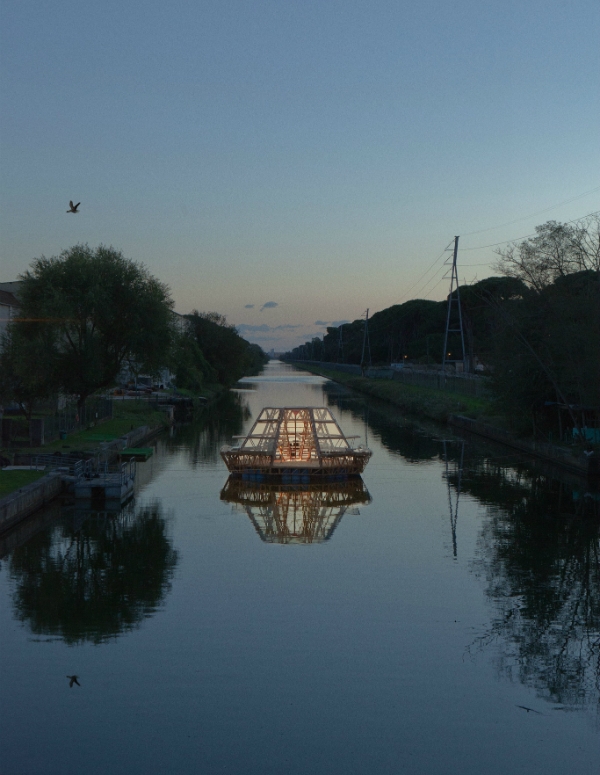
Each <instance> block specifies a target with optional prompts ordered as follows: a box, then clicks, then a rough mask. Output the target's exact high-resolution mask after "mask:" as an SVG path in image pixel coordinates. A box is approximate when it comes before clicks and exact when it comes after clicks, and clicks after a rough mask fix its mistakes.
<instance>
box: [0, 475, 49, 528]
mask: <svg viewBox="0 0 600 775" xmlns="http://www.w3.org/2000/svg"><path fill="white" fill-rule="evenodd" d="M63 486H64V485H63V480H62V477H61V476H60V474H54V473H52V474H48V475H47V476H44V477H42V478H41V479H38V480H37V481H36V482H32V483H31V484H27V485H25V486H24V487H21V488H20V489H19V490H16V491H15V492H11V493H10V494H9V495H6V496H5V497H4V498H1V499H0V532H2V531H4V530H8V528H10V527H12V526H13V525H16V524H17V522H19V520H21V519H23V518H24V517H26V516H28V515H29V514H31V513H33V512H34V511H36V510H37V509H39V508H40V507H41V506H43V505H44V504H45V503H48V501H51V500H52V499H53V498H56V496H57V495H60V493H61V492H62V491H63Z"/></svg>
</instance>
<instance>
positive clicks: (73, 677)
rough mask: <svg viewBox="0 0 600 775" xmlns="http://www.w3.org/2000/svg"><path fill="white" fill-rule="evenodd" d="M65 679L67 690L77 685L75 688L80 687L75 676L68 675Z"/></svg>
mask: <svg viewBox="0 0 600 775" xmlns="http://www.w3.org/2000/svg"><path fill="white" fill-rule="evenodd" d="M67 678H68V679H69V689H72V688H73V684H77V686H81V684H80V683H79V681H78V680H77V676H76V675H68V676H67Z"/></svg>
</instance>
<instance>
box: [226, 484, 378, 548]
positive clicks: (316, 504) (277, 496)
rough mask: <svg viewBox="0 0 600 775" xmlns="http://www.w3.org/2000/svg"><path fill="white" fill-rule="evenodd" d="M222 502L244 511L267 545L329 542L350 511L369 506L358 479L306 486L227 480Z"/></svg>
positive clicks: (362, 486)
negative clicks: (357, 507) (352, 508)
mask: <svg viewBox="0 0 600 775" xmlns="http://www.w3.org/2000/svg"><path fill="white" fill-rule="evenodd" d="M221 500H223V501H227V502H228V503H233V504H234V505H235V506H236V507H238V508H239V509H241V510H242V511H245V512H246V514H247V515H248V516H249V517H250V521H251V522H252V524H253V525H254V529H255V530H256V532H257V533H258V535H259V536H260V538H261V539H262V540H263V541H265V542H266V543H269V544H316V543H322V542H323V541H328V540H329V539H330V538H331V536H332V535H333V531H334V530H335V529H336V527H337V526H338V524H339V523H340V520H341V519H342V517H343V516H344V514H345V513H346V512H347V511H348V509H349V508H351V507H354V506H356V505H358V504H367V503H370V502H371V496H370V495H369V493H368V491H367V488H366V487H365V485H364V482H363V480H362V479H361V478H360V477H356V478H352V479H347V480H346V481H339V482H317V483H312V484H309V483H305V484H282V483H269V482H264V483H259V482H248V481H245V480H243V479H238V478H236V477H234V476H230V477H229V479H228V480H227V482H226V484H225V487H224V488H223V490H222V491H221Z"/></svg>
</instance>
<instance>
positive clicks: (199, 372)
mask: <svg viewBox="0 0 600 775" xmlns="http://www.w3.org/2000/svg"><path fill="white" fill-rule="evenodd" d="M171 359H172V363H171V369H172V371H173V372H174V373H175V384H176V385H177V387H179V388H184V389H186V390H191V391H192V392H193V393H200V392H201V391H202V390H203V388H204V387H205V386H206V385H210V384H211V383H215V382H216V381H217V374H216V372H215V370H214V369H213V367H212V366H211V365H210V363H209V362H208V361H207V360H206V358H205V357H204V353H203V352H202V350H201V349H200V347H199V346H198V343H197V342H196V339H195V338H194V336H193V334H192V333H191V332H189V331H187V332H185V333H183V334H176V335H175V337H174V340H173V348H172V356H171Z"/></svg>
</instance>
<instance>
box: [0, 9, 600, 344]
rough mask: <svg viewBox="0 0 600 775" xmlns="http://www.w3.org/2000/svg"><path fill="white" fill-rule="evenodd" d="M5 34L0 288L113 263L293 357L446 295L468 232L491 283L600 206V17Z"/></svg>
mask: <svg viewBox="0 0 600 775" xmlns="http://www.w3.org/2000/svg"><path fill="white" fill-rule="evenodd" d="M0 30H1V31H0V57H1V60H0V103H1V105H0V107H1V110H0V197H1V199H0V282H9V281H11V280H15V279H16V278H17V276H18V275H19V273H21V272H23V271H25V270H26V269H27V268H28V266H29V264H30V262H31V260H32V259H33V258H36V257H39V256H41V255H45V256H54V255H59V254H60V253H61V251H62V250H65V249H67V248H69V247H71V246H72V245H75V244H77V243H81V242H86V243H88V244H89V245H90V246H93V247H95V246H97V245H100V244H105V245H112V246H113V247H115V248H117V249H119V250H121V251H122V252H123V254H124V255H125V256H126V257H127V258H131V259H134V260H136V261H140V262H142V263H143V264H145V265H146V266H147V267H148V269H149V270H150V271H151V272H152V273H153V274H154V275H155V276H157V277H158V278H159V279H160V280H162V281H163V282H165V283H167V284H168V285H169V286H170V288H171V293H172V296H173V299H174V301H175V309H176V310H177V311H178V312H181V313H186V312H190V311H191V310H193V309H198V310H200V311H206V312H209V311H216V312H219V313H221V314H224V315H226V316H227V319H228V321H229V322H230V323H233V324H235V325H236V326H237V327H238V330H239V331H240V333H241V334H242V335H243V336H244V337H246V338H247V339H249V340H250V341H253V342H257V343H258V344H260V345H261V346H262V347H263V348H265V349H267V350H269V349H271V348H274V349H275V350H276V351H281V350H285V349H289V348H291V347H294V346H296V345H298V344H300V343H302V342H304V341H306V340H307V339H308V338H310V337H312V336H314V335H319V334H323V333H324V332H325V330H326V326H327V325H335V323H336V322H340V321H345V320H355V319H357V318H359V317H360V316H361V314H363V313H364V311H365V310H366V309H367V308H369V309H370V314H373V313H374V312H376V311H378V310H380V309H384V308H385V307H388V306H390V305H392V304H396V303H400V302H403V301H407V300H408V299H410V298H430V299H435V300H440V299H443V298H445V296H446V294H447V293H448V290H449V277H446V269H447V267H444V260H445V259H446V258H448V257H450V255H451V254H450V253H444V249H445V248H446V247H447V246H448V244H449V243H451V242H452V240H453V239H454V236H455V235H460V241H459V255H458V267H459V269H458V271H459V278H460V281H461V283H462V282H473V281H475V280H478V279H479V280H480V279H483V278H484V277H487V276H489V275H490V274H493V273H494V272H493V269H492V266H491V265H492V264H493V263H494V261H495V260H496V255H495V253H494V250H495V249H497V247H496V248H495V247H487V246H489V245H493V244H494V243H498V242H502V241H505V240H514V239H518V238H520V237H524V236H527V235H530V234H532V233H533V232H534V230H535V226H536V225H539V224H541V223H544V222H545V221H547V220H550V219H552V220H557V221H563V222H565V221H570V220H573V219H576V218H580V217H582V216H584V215H586V214H588V213H590V212H594V211H597V210H599V209H600V165H599V162H600V158H599V157H600V152H599V151H600V130H599V128H600V45H599V43H598V41H600V3H598V0H572V1H570V0H563V1H561V2H558V1H556V2H555V1H554V0H543V1H542V0H518V1H517V0H509V1H505V0H496V2H485V0H484V1H483V2H482V0H477V2H475V0H455V1H454V2H453V1H452V0H420V2H415V0H411V2H405V0H393V1H388V0H369V2H366V1H363V0H319V2H314V1H313V0H253V1H252V2H249V1H248V0H246V1H245V2H244V1H242V0H218V2H217V0H206V1H205V2H202V0H193V1H191V0H190V1H189V2H187V1H184V0H171V2H169V3H166V2H164V0H162V1H161V2H155V0H144V2H137V1H136V0H129V1H127V0H126V1H125V2H123V0H119V2H115V1H114V0H103V2H101V3H81V2H63V1H62V0H54V1H53V2H52V3H49V2H47V1H46V0H44V2H41V0H20V2H18V3H16V2H9V1H8V0H2V3H1V5H0ZM70 199H73V200H74V201H75V202H79V201H81V205H80V212H79V213H78V214H77V215H73V214H67V213H66V210H67V209H68V203H69V200H70ZM436 259H438V260H437V263H436ZM430 267H431V269H430ZM428 270H429V271H428Z"/></svg>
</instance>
